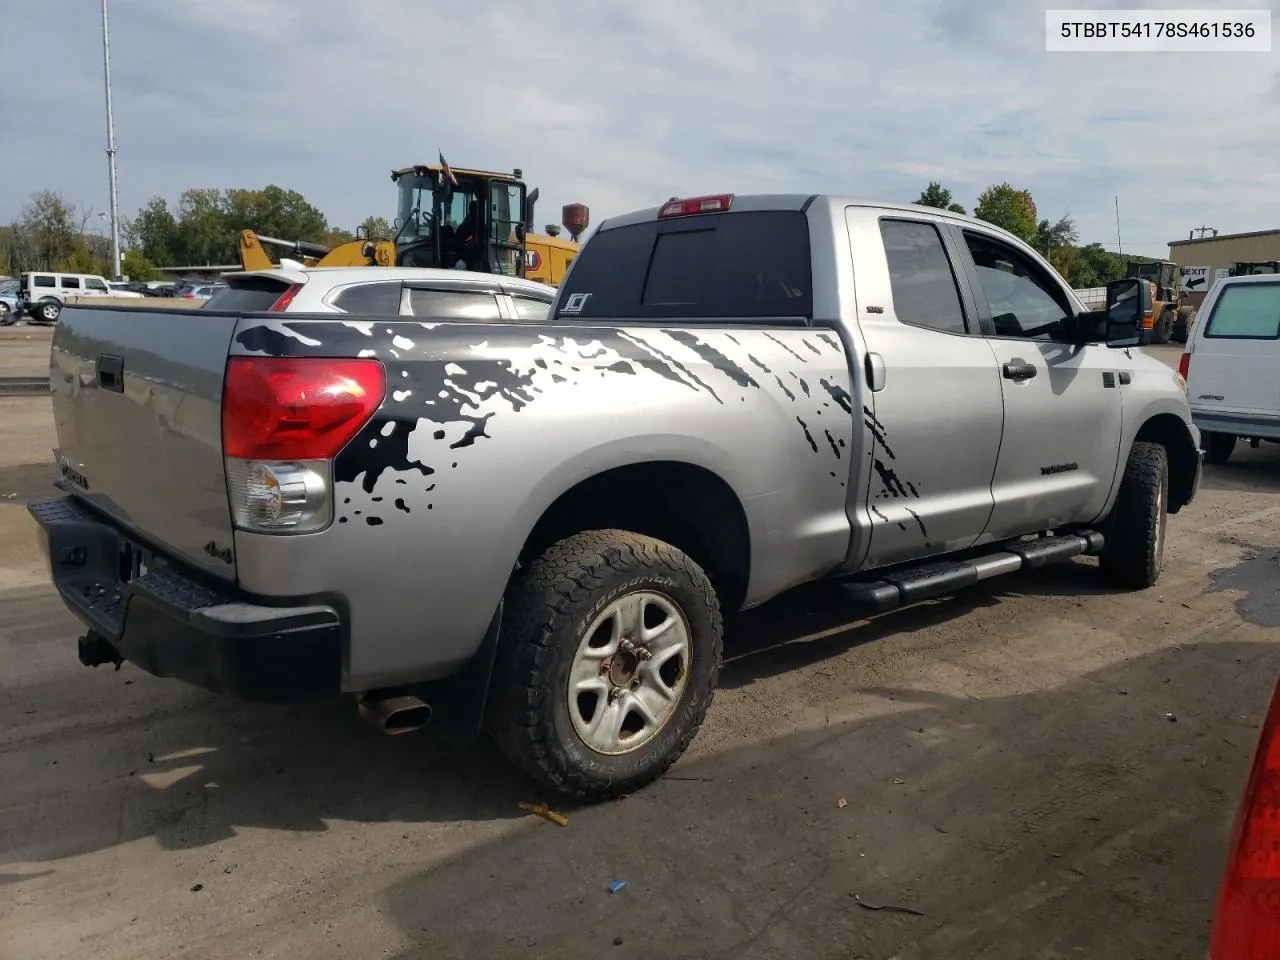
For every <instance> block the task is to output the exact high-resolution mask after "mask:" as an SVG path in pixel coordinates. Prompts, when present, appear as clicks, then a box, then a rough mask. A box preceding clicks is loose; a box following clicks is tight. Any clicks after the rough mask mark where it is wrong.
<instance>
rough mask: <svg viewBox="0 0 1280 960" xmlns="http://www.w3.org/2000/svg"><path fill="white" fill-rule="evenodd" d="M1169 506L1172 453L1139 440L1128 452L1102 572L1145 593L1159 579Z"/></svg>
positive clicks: (1113, 581)
mask: <svg viewBox="0 0 1280 960" xmlns="http://www.w3.org/2000/svg"><path fill="white" fill-rule="evenodd" d="M1168 506H1169V455H1168V453H1167V451H1166V450H1165V448H1164V447H1162V446H1161V445H1160V444H1158V443H1146V442H1142V441H1139V442H1137V443H1135V444H1134V445H1133V449H1132V450H1130V451H1129V460H1128V463H1126V464H1125V468H1124V479H1123V480H1121V481H1120V494H1119V496H1118V497H1117V498H1116V505H1115V506H1114V507H1113V508H1112V510H1111V518H1110V521H1109V522H1108V523H1107V525H1106V537H1107V542H1106V545H1105V546H1104V547H1103V548H1102V553H1101V555H1100V556H1099V557H1098V563H1099V566H1100V567H1101V568H1102V574H1103V576H1104V577H1106V578H1107V580H1109V581H1110V582H1111V583H1113V584H1115V585H1116V586H1118V587H1129V588H1130V589H1136V590H1145V589H1146V588H1147V587H1150V586H1152V585H1153V584H1154V583H1155V582H1156V581H1157V580H1159V579H1160V569H1161V567H1162V566H1163V565H1164V535H1165V525H1166V522H1167V520H1168Z"/></svg>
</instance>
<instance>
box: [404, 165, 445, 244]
mask: <svg viewBox="0 0 1280 960" xmlns="http://www.w3.org/2000/svg"><path fill="white" fill-rule="evenodd" d="M396 188H397V190H398V191H399V197H398V200H397V203H396V218H397V220H398V221H399V222H398V225H397V227H396V242H397V243H417V242H418V241H419V240H430V239H431V237H432V228H433V219H432V218H433V214H434V211H435V207H436V204H435V185H434V184H433V183H432V182H431V178H430V177H429V176H427V175H425V174H416V173H415V174H410V175H409V176H404V177H401V178H400V180H399V181H398V183H397V184H396Z"/></svg>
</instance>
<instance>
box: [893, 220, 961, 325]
mask: <svg viewBox="0 0 1280 960" xmlns="http://www.w3.org/2000/svg"><path fill="white" fill-rule="evenodd" d="M880 236H881V238H883V240H884V253H885V257H886V258H887V259H888V261H889V285H890V286H891V287H892V289H893V309H894V312H895V313H896V314H897V315H898V319H899V320H900V321H901V322H902V323H907V324H911V325H912V326H915V327H929V328H931V329H933V330H941V331H943V332H945V333H965V332H967V331H966V328H965V322H964V310H963V309H962V308H961V306H960V290H959V288H958V287H957V286H956V277H955V273H953V272H952V269H951V261H950V260H949V259H948V258H947V249H946V247H944V246H943V245H942V237H941V236H940V235H939V234H938V228H937V227H935V226H934V225H933V224H931V223H921V222H919V221H912V220H881V221H880Z"/></svg>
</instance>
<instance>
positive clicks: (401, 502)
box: [396, 497, 409, 513]
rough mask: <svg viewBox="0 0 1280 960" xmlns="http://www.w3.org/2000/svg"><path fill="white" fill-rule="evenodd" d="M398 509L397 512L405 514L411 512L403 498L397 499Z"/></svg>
mask: <svg viewBox="0 0 1280 960" xmlns="http://www.w3.org/2000/svg"><path fill="white" fill-rule="evenodd" d="M396 509H397V510H401V511H403V512H404V513H408V512H409V507H408V505H407V504H406V503H405V502H404V498H403V497H396Z"/></svg>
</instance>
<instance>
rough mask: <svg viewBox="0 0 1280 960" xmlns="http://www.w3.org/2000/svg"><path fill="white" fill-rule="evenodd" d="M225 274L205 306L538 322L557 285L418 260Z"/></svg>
mask: <svg viewBox="0 0 1280 960" xmlns="http://www.w3.org/2000/svg"><path fill="white" fill-rule="evenodd" d="M225 276H226V281H227V284H226V286H225V287H224V288H223V289H222V290H221V291H219V292H218V293H217V294H215V295H214V296H213V298H212V299H210V300H209V302H208V303H206V304H205V306H204V309H206V310H240V311H245V312H250V311H254V310H271V311H274V312H285V313H356V314H366V315H371V316H372V315H376V316H398V315H399V316H406V317H414V316H417V317H434V318H449V319H458V320H475V321H491V322H497V321H500V320H521V321H530V322H540V321H543V320H545V319H546V317H547V310H548V308H549V307H550V306H551V301H552V299H553V298H554V297H555V293H556V289H555V287H551V286H547V285H546V284H543V283H536V282H534V281H532V280H525V279H523V278H522V277H504V276H497V275H495V274H491V273H469V272H465V271H461V270H438V269H426V268H418V267H280V268H276V269H273V270H257V271H250V272H245V273H229V274H226V275H225Z"/></svg>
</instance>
